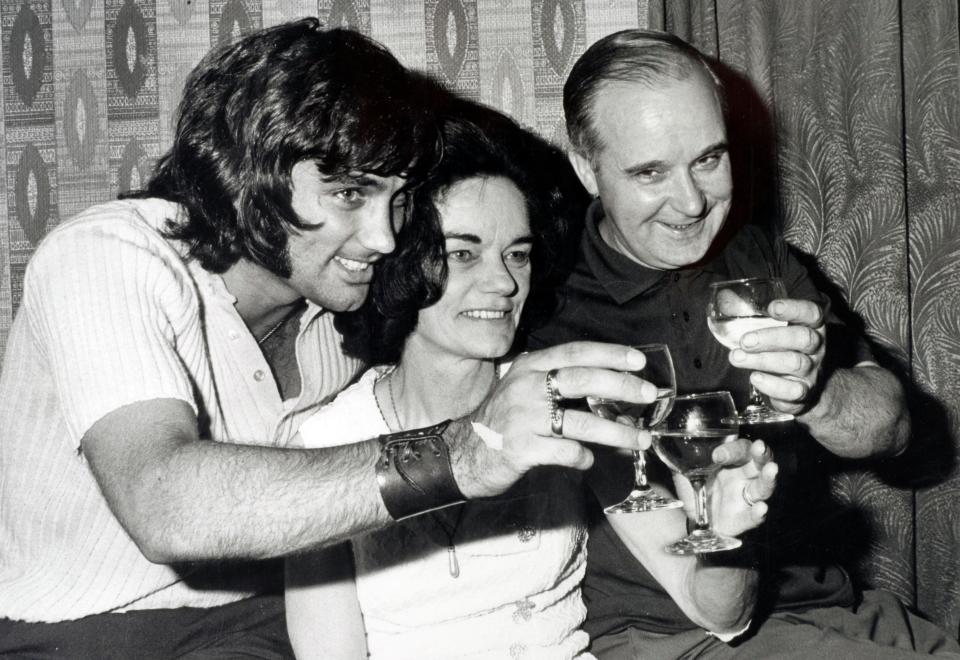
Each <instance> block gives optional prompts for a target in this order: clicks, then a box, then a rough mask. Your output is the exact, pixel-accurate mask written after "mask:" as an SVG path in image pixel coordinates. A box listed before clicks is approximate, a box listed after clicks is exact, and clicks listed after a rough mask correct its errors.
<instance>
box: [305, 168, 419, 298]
mask: <svg viewBox="0 0 960 660" xmlns="http://www.w3.org/2000/svg"><path fill="white" fill-rule="evenodd" d="M291 181H292V185H291V206H292V207H293V210H294V212H296V214H297V215H298V216H299V218H300V220H301V221H302V222H304V223H307V224H309V225H311V228H309V229H306V230H303V231H291V232H290V235H289V239H288V243H287V249H288V253H289V259H290V267H291V274H290V278H289V279H288V285H289V286H290V287H291V288H292V289H293V290H294V291H295V292H296V293H297V294H298V295H299V296H302V297H304V298H306V299H308V300H311V301H313V302H314V303H316V304H318V305H321V306H322V307H324V308H325V309H329V310H331V311H347V310H352V309H356V308H357V307H359V306H360V305H361V304H362V303H363V301H364V300H365V299H366V297H367V292H368V290H369V288H370V281H371V279H372V278H373V272H374V268H375V266H374V264H375V263H376V262H377V261H378V260H379V259H380V258H381V257H382V256H383V255H385V254H388V253H389V252H392V251H393V249H394V247H395V243H394V232H393V227H392V225H391V217H392V215H391V207H392V205H393V204H394V203H396V201H397V200H396V199H395V196H396V193H397V191H398V190H400V188H401V187H402V186H403V184H404V180H403V179H402V178H400V177H396V176H394V177H380V176H376V175H373V174H366V173H360V172H358V173H356V174H355V175H351V176H348V177H337V178H330V177H327V176H325V175H323V174H321V172H320V171H319V170H318V169H317V165H316V163H315V162H313V161H300V162H298V163H297V164H296V165H294V167H293V171H292V172H291Z"/></svg>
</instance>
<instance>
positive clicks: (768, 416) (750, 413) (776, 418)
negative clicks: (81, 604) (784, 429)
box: [737, 406, 794, 424]
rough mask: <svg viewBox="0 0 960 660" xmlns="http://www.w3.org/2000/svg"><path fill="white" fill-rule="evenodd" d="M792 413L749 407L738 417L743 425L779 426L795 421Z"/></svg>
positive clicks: (761, 407) (765, 407)
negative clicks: (781, 423)
mask: <svg viewBox="0 0 960 660" xmlns="http://www.w3.org/2000/svg"><path fill="white" fill-rule="evenodd" d="M793 418H794V417H793V415H791V414H790V413H785V412H780V411H779V410H774V409H773V408H770V407H768V406H747V407H746V408H744V409H743V412H742V413H740V414H739V415H738V416H737V419H739V420H740V423H741V424H777V423H779V422H789V421H792V420H793Z"/></svg>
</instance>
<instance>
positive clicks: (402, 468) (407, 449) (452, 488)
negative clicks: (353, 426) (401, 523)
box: [376, 420, 466, 520]
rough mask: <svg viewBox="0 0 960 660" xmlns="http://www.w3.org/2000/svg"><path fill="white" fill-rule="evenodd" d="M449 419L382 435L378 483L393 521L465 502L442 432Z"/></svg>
mask: <svg viewBox="0 0 960 660" xmlns="http://www.w3.org/2000/svg"><path fill="white" fill-rule="evenodd" d="M449 425H450V421H449V420H448V421H445V422H440V423H439V424H436V425H435V426H431V427H428V428H425V429H414V430H412V431H401V432H399V433H391V434H388V435H381V436H380V438H379V440H380V457H379V458H378V459H377V468H376V469H377V486H379V488H380V497H381V498H382V499H383V504H384V505H385V506H386V507H387V511H388V512H389V513H390V516H391V517H392V518H393V519H394V520H403V519H404V518H410V517H412V516H416V515H419V514H421V513H426V512H428V511H433V510H434V509H440V508H443V507H445V506H450V505H452V504H459V503H460V502H463V501H465V499H466V498H464V496H463V493H461V492H460V488H459V487H458V486H457V482H456V481H455V480H454V478H453V467H452V466H451V465H450V452H449V450H448V448H447V443H446V441H445V440H444V439H443V432H444V431H445V430H446V428H447V426H449Z"/></svg>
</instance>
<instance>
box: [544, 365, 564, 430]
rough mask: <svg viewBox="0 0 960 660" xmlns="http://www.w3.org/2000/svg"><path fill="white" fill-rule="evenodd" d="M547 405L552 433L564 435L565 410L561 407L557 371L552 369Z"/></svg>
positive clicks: (549, 372)
mask: <svg viewBox="0 0 960 660" xmlns="http://www.w3.org/2000/svg"><path fill="white" fill-rule="evenodd" d="M546 388H547V404H548V405H549V417H550V432H551V433H553V434H554V435H563V408H561V407H560V388H559V387H557V370H556V369H551V370H550V371H548V372H547V378H546Z"/></svg>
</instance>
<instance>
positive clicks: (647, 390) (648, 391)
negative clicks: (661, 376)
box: [642, 383, 657, 401]
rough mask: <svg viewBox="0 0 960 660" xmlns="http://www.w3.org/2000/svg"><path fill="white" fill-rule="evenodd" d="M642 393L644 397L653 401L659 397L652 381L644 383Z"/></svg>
mask: <svg viewBox="0 0 960 660" xmlns="http://www.w3.org/2000/svg"><path fill="white" fill-rule="evenodd" d="M642 394H643V398H644V399H646V400H648V401H653V400H654V399H656V398H657V388H656V386H655V385H653V384H652V383H644V384H643V392H642Z"/></svg>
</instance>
